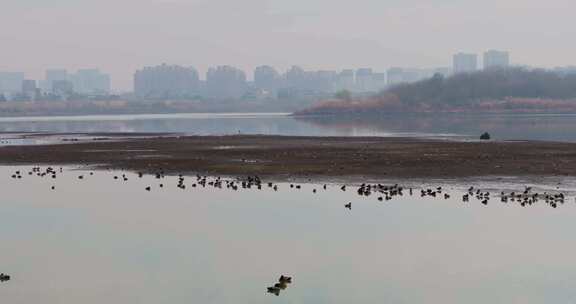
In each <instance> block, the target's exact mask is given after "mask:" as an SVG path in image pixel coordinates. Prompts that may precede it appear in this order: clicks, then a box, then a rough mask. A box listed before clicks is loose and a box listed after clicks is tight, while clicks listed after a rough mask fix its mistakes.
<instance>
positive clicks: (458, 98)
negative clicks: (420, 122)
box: [295, 68, 576, 115]
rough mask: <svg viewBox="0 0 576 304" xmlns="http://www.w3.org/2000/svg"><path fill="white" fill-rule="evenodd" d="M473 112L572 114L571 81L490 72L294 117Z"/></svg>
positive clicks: (575, 81) (542, 74)
mask: <svg viewBox="0 0 576 304" xmlns="http://www.w3.org/2000/svg"><path fill="white" fill-rule="evenodd" d="M340 95H341V96H342V95H345V94H340ZM473 111H480V112H576V75H560V74H558V73H554V72H551V71H547V70H541V69H525V68H507V69H489V70H484V71H479V72H474V73H464V74H458V75H454V76H451V77H448V78H444V77H443V76H442V75H439V74H437V75H435V76H434V77H432V78H429V79H426V80H422V81H419V82H416V83H411V84H403V85H398V86H395V87H392V88H389V89H388V90H385V91H383V92H381V93H379V94H377V95H375V96H372V97H368V98H363V99H359V100H355V99H350V98H340V99H334V100H327V101H323V102H320V103H317V104H316V105H314V106H313V107H311V108H309V109H305V110H303V111H300V112H297V113H295V114H300V115H310V114H342V113H378V112H473Z"/></svg>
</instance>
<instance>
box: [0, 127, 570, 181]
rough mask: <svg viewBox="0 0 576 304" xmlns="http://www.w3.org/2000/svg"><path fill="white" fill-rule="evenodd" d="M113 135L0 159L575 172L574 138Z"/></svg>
mask: <svg viewBox="0 0 576 304" xmlns="http://www.w3.org/2000/svg"><path fill="white" fill-rule="evenodd" d="M97 136H99V137H103V136H106V135H105V134H97ZM110 139H113V140H96V139H94V140H83V141H77V142H74V141H69V142H68V144H49V145H30V146H25V145H24V146H4V147H0V163H3V164H34V165H36V164H53V165H72V164H74V165H91V166H94V165H96V166H101V167H109V168H118V169H128V170H137V171H144V172H152V171H157V170H164V171H165V172H167V173H190V172H198V173H202V174H214V175H261V176H267V177H275V178H280V179H283V178H311V179H314V178H322V179H325V178H347V177H349V178H356V177H365V178H387V179H388V178H459V177H473V176H489V175H497V176H519V177H522V176H576V143H561V142H541V141H505V142H455V141H442V140H429V139H411V138H379V137H287V136H250V135H233V136H175V135H166V134H165V135H163V136H158V137H153V136H152V137H151V136H132V137H130V138H123V137H118V136H110Z"/></svg>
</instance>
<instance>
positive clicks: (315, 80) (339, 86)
mask: <svg viewBox="0 0 576 304" xmlns="http://www.w3.org/2000/svg"><path fill="white" fill-rule="evenodd" d="M483 58H484V60H483V64H484V68H492V67H508V66H509V65H510V56H509V54H508V52H504V51H495V50H491V51H487V52H485V53H484V57H483ZM478 69H479V64H478V56H477V55H476V54H466V53H458V54H456V55H454V57H453V65H452V67H442V68H433V69H418V68H399V67H394V68H390V69H388V70H387V71H386V72H375V71H373V70H372V69H371V68H360V69H356V70H353V69H348V70H342V71H327V70H321V71H306V70H304V69H302V68H301V67H298V66H293V67H292V68H290V69H288V70H287V71H285V72H284V73H280V72H279V71H278V70H276V69H275V68H274V67H271V66H267V65H263V66H259V67H257V68H256V69H255V70H254V72H253V77H252V80H251V81H249V80H248V77H247V75H246V73H245V72H244V71H242V70H240V69H238V68H235V67H232V66H218V67H214V68H210V69H209V70H208V72H207V73H206V77H205V78H204V79H201V77H200V74H199V73H198V71H197V70H196V69H195V68H193V67H184V66H178V65H167V64H162V65H159V66H151V67H145V68H143V69H141V70H138V71H137V72H136V73H135V75H134V93H135V95H136V96H137V97H138V98H142V99H165V98H193V97H208V98H227V99H238V98H249V99H258V98H282V97H288V98H298V97H310V96H312V97H313V96H321V95H326V94H334V93H336V92H339V91H342V90H347V91H350V92H352V93H373V92H377V91H380V90H383V89H386V88H387V87H390V86H394V85H398V84H402V83H411V82H416V81H419V80H423V79H427V78H430V77H432V76H434V75H435V74H441V75H443V76H445V77H447V76H450V75H452V74H454V73H466V72H473V71H476V70H478Z"/></svg>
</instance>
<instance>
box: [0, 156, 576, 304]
mask: <svg viewBox="0 0 576 304" xmlns="http://www.w3.org/2000/svg"><path fill="white" fill-rule="evenodd" d="M14 170H21V171H22V172H27V170H28V168H20V169H16V168H9V167H3V168H1V169H0V183H1V184H2V185H3V191H2V200H1V201H0V210H1V212H0V223H1V224H2V229H1V230H0V244H1V260H0V271H1V272H4V273H9V274H11V275H12V276H13V279H12V280H11V281H9V282H6V283H5V284H3V285H0V297H1V298H2V300H3V301H5V302H6V303H40V302H42V303H62V304H68V303H74V304H75V303H88V304H90V303H94V304H96V303H98V304H100V303H104V302H105V303H183V302H188V303H270V301H271V299H273V300H274V301H276V302H279V303H375V302H379V303H382V302H384V303H386V302H393V303H572V302H574V301H576V291H575V290H574V288H573V287H572V283H573V281H574V280H575V279H576V264H575V263H574V261H573V260H574V259H573V256H574V255H575V254H576V243H575V242H574V237H573V233H572V231H573V230H574V229H575V228H576V223H575V222H574V216H575V215H576V208H575V207H576V206H575V205H576V204H574V202H573V199H570V200H568V201H567V203H566V204H564V205H563V206H562V207H561V208H557V209H553V208H550V207H549V206H547V205H545V204H536V205H534V206H532V207H530V208H522V207H520V206H519V205H518V204H501V203H497V202H494V203H490V204H489V205H488V206H484V205H482V204H480V203H479V202H477V201H471V202H470V203H466V204H464V203H462V202H461V200H460V194H462V193H461V192H460V191H461V190H462V189H464V187H465V186H467V185H457V184H448V185H443V186H444V189H445V191H447V192H450V193H451V194H452V196H451V198H450V199H446V200H445V199H444V198H442V197H437V198H431V197H424V198H421V197H419V196H418V195H414V196H412V197H411V196H408V195H404V196H402V197H397V198H395V199H393V200H390V201H384V202H379V201H377V200H376V198H375V197H373V196H372V197H360V196H359V195H358V194H357V193H356V191H354V190H353V189H352V188H351V189H350V190H347V191H341V190H340V186H341V185H335V184H334V185H328V186H327V190H326V191H324V190H323V188H322V186H321V185H302V187H301V188H300V189H296V188H290V186H289V184H280V185H279V189H278V191H277V192H276V191H274V190H273V189H271V188H268V187H263V189H262V190H257V189H256V188H253V189H250V190H245V191H234V190H228V189H222V190H215V189H212V188H206V189H204V188H202V187H195V188H194V187H190V186H189V184H190V182H191V180H189V179H186V181H185V182H184V183H186V184H188V187H186V188H185V189H181V188H178V187H177V185H178V177H169V178H166V179H164V180H158V179H156V178H155V177H154V176H143V177H142V178H138V176H137V174H133V173H125V174H126V177H127V181H124V179H122V178H118V179H114V178H113V177H114V176H121V174H122V173H124V172H104V171H96V172H95V173H94V175H90V174H89V172H82V171H80V172H78V171H69V170H64V172H63V173H62V174H59V175H58V177H57V178H56V179H52V178H36V177H33V176H29V175H27V174H22V178H20V179H18V178H16V179H14V178H11V177H10V176H11V174H13V172H14ZM80 175H82V176H83V179H79V178H78V176H80ZM160 183H163V184H164V187H162V188H160V186H159V184H160ZM562 185H563V186H562V187H568V185H569V184H566V183H563V184H562ZM52 186H55V190H52V189H51V187H52ZM148 186H149V187H151V191H146V190H145V188H146V187H148ZM507 186H510V187H512V186H513V187H518V189H521V188H523V186H524V185H513V184H512V183H511V182H509V183H508V184H507ZM570 186H571V185H570ZM549 187H554V188H555V187H556V185H553V186H549ZM313 189H317V190H318V191H317V192H316V193H313ZM563 190H565V189H563ZM572 190H573V189H572ZM347 202H352V203H353V205H354V207H353V209H352V210H351V211H350V210H346V209H345V208H344V204H345V203H347ZM278 274H293V275H294V277H295V278H296V280H295V282H294V283H293V284H292V285H291V286H290V287H289V289H288V290H286V291H283V292H282V294H281V296H280V297H275V296H274V297H270V296H268V295H267V294H266V289H265V286H266V284H268V283H270V281H271V278H272V279H274V278H277V275H278Z"/></svg>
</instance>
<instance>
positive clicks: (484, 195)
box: [11, 166, 566, 210]
mask: <svg viewBox="0 0 576 304" xmlns="http://www.w3.org/2000/svg"><path fill="white" fill-rule="evenodd" d="M62 172H63V169H62V168H58V169H56V168H53V167H47V168H44V169H42V168H41V167H39V166H36V167H32V168H31V170H30V171H28V172H27V174H28V175H36V176H39V177H47V178H51V179H56V178H57V176H58V175H59V174H61V173H62ZM23 173H24V172H23V171H21V170H17V171H15V172H14V173H13V174H12V175H11V177H12V178H13V179H22V178H23V175H24V174H23ZM86 174H88V175H90V176H91V175H94V172H89V173H86ZM144 175H145V174H144V173H143V172H137V176H138V178H143V177H144ZM152 175H153V176H154V177H155V179H157V180H159V181H158V186H157V187H158V188H164V187H165V184H164V183H163V182H162V180H164V179H166V178H167V177H168V176H167V174H166V172H165V171H163V170H158V171H156V172H153V173H152ZM77 178H78V179H79V180H83V179H84V178H85V177H84V174H80V175H78V177H77ZM113 179H114V180H120V181H124V182H127V181H128V180H129V177H128V175H127V174H125V173H123V174H118V175H114V176H113ZM187 186H190V187H192V188H197V187H202V188H207V187H210V188H216V189H228V190H232V191H238V190H248V189H257V190H262V189H263V188H269V189H271V190H274V191H278V190H279V189H280V188H279V185H278V184H275V183H272V182H266V183H265V182H263V181H262V179H261V178H260V177H258V176H247V177H244V178H237V179H224V178H221V177H209V176H203V175H199V174H197V175H195V176H193V177H192V182H191V183H187V180H186V177H185V176H184V175H182V174H180V175H178V177H177V183H176V187H177V188H179V189H182V190H185V189H186V188H187ZM289 187H290V189H292V190H300V189H302V188H303V187H302V185H299V184H294V183H291V184H289ZM349 188H350V186H347V185H343V186H340V188H339V189H340V191H343V192H345V191H347V189H349ZM51 189H52V190H55V189H56V187H55V186H54V185H53V186H51ZM154 189H155V188H154V187H153V186H152V185H148V186H146V187H145V188H144V190H146V191H152V190H154ZM319 189H321V190H324V191H327V190H328V185H327V184H324V185H321V186H319V187H318V188H313V189H312V192H313V193H318V190H319ZM417 191H419V194H420V197H422V198H424V197H431V198H443V199H445V200H448V199H450V198H451V195H450V194H449V193H447V192H446V191H445V190H444V189H443V188H442V187H435V188H434V187H432V188H424V189H420V190H415V189H413V188H409V187H403V186H400V185H398V184H395V185H384V184H367V183H364V184H361V185H360V186H358V188H356V193H357V194H358V195H359V196H362V197H371V196H376V199H377V200H378V201H379V202H384V201H390V200H393V199H394V198H397V197H402V196H404V195H409V196H413V195H415V194H416V193H418V192H417ZM494 196H496V197H499V199H500V202H501V203H509V202H516V203H518V204H519V205H520V206H522V207H527V206H532V205H535V204H537V203H539V202H544V203H545V204H547V205H548V206H550V207H552V208H557V207H558V206H559V205H561V204H564V202H565V200H566V196H565V195H564V194H563V193H548V192H543V193H539V192H535V191H533V189H532V187H526V188H525V189H524V190H522V191H518V192H515V191H512V192H504V191H502V192H500V193H499V194H495V195H493V194H492V193H491V192H490V191H483V190H481V189H479V188H475V187H473V186H472V187H469V188H468V190H467V191H466V192H465V193H464V194H463V195H462V198H461V201H462V202H464V203H467V202H470V201H471V200H472V199H476V200H477V201H479V202H480V203H481V204H482V205H488V203H489V202H490V200H491V198H492V197H494ZM344 208H346V209H348V210H352V202H348V203H346V204H344Z"/></svg>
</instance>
